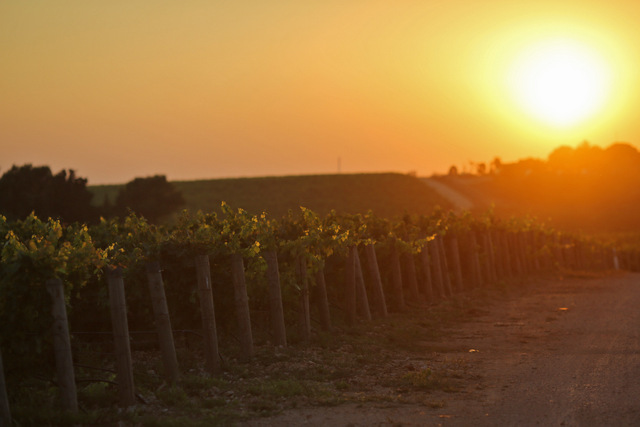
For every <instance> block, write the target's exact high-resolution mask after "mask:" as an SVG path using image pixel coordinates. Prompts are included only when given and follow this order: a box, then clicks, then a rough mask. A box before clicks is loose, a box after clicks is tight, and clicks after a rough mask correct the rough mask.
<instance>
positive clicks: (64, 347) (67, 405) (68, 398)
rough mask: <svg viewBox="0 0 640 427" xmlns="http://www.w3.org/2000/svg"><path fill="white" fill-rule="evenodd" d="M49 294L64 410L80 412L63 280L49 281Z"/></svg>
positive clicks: (54, 346)
mask: <svg viewBox="0 0 640 427" xmlns="http://www.w3.org/2000/svg"><path fill="white" fill-rule="evenodd" d="M46 287H47V292H48V293H49V295H50V296H51V315H52V316H53V328H52V329H53V350H54V353H55V359H56V373H57V377H58V385H59V386H60V396H61V398H62V408H63V409H64V410H66V411H70V412H78V392H77V389H76V379H75V373H74V371H73V357H72V355H71V339H70V337H69V322H68V320H67V307H66V303H65V300H64V286H63V284H62V280H60V279H58V278H56V279H49V280H47V282H46Z"/></svg>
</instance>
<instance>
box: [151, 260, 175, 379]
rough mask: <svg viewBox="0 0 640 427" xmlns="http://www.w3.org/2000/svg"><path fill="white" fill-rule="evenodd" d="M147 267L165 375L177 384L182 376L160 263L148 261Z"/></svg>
mask: <svg viewBox="0 0 640 427" xmlns="http://www.w3.org/2000/svg"><path fill="white" fill-rule="evenodd" d="M146 269H147V282H148V284H149V293H150V294H151V305H152V308H153V315H154V319H155V324H156V331H157V333H158V343H159V345H160V352H161V353H162V362H163V364H164V370H165V376H166V378H167V381H168V382H169V383H170V384H175V383H177V382H178V379H179V377H180V371H179V369H178V358H177V356H176V346H175V343H174V340H173V330H172V329H171V318H170V316H169V307H168V306H167V297H166V295H165V292H164V283H163V281H162V272H161V270H160V263H159V262H157V261H152V262H148V263H147V265H146Z"/></svg>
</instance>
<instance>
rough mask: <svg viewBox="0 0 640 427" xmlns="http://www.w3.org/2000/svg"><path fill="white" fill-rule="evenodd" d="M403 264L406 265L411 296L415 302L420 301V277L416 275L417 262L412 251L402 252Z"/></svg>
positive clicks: (406, 275)
mask: <svg viewBox="0 0 640 427" xmlns="http://www.w3.org/2000/svg"><path fill="white" fill-rule="evenodd" d="M402 265H403V266H404V269H403V271H404V273H405V278H406V281H407V285H408V287H409V297H410V298H411V299H412V300H413V302H414V303H417V302H419V301H420V299H421V298H420V294H419V292H418V278H417V276H416V263H415V261H414V259H413V254H412V253H410V252H407V253H404V254H402Z"/></svg>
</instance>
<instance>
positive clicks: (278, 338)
mask: <svg viewBox="0 0 640 427" xmlns="http://www.w3.org/2000/svg"><path fill="white" fill-rule="evenodd" d="M262 257H263V258H264V260H265V261H266V263H267V281H268V283H269V312H270V314H271V316H270V317H271V328H272V329H273V341H274V343H275V345H281V346H283V347H286V346H287V332H286V329H285V325H284V310H283V308H282V290H281V288H280V269H279V267H278V254H277V252H276V251H275V250H271V251H266V252H264V253H263V254H262Z"/></svg>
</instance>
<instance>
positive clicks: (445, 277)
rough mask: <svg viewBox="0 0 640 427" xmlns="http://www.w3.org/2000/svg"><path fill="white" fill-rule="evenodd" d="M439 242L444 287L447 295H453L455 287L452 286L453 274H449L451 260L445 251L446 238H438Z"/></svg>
mask: <svg viewBox="0 0 640 427" xmlns="http://www.w3.org/2000/svg"><path fill="white" fill-rule="evenodd" d="M436 241H437V242H438V250H439V252H440V262H441V263H442V267H441V270H442V278H443V281H444V289H445V292H446V296H452V295H453V288H452V286H451V275H450V274H449V261H448V260H447V254H446V252H445V251H444V239H443V238H442V237H440V238H438V239H436Z"/></svg>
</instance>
